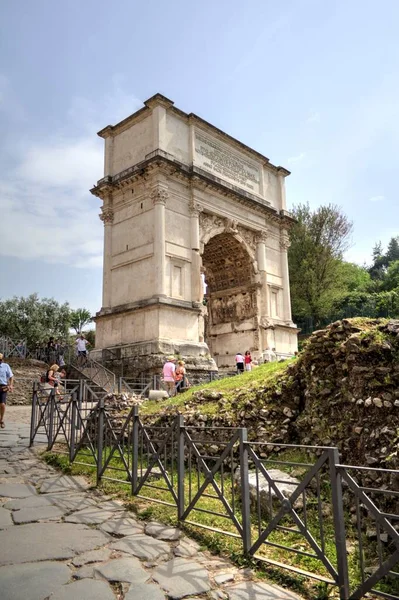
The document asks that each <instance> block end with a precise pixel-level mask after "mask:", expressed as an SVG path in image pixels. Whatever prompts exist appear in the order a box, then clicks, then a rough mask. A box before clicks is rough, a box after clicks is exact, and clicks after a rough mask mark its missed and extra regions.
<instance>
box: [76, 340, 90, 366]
mask: <svg viewBox="0 0 399 600" xmlns="http://www.w3.org/2000/svg"><path fill="white" fill-rule="evenodd" d="M87 346H90V343H89V342H88V341H87V340H86V338H85V336H84V335H83V333H81V334H80V336H79V337H78V338H77V339H76V350H77V352H78V357H79V362H80V364H84V363H85V362H86V358H87Z"/></svg>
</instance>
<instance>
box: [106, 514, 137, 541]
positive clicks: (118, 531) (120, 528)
mask: <svg viewBox="0 0 399 600" xmlns="http://www.w3.org/2000/svg"><path fill="white" fill-rule="evenodd" d="M100 529H101V530H102V531H105V533H110V534H111V535H114V536H118V537H124V536H127V535H135V534H137V533H143V531H144V525H143V524H142V523H139V522H137V521H135V519H132V518H131V517H129V516H123V515H121V516H120V517H116V518H115V519H111V521H107V522H106V523H103V524H102V525H100Z"/></svg>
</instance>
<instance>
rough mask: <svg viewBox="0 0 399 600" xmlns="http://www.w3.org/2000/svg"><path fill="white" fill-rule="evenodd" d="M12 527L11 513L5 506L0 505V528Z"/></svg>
mask: <svg viewBox="0 0 399 600" xmlns="http://www.w3.org/2000/svg"><path fill="white" fill-rule="evenodd" d="M7 527H12V518H11V513H10V511H9V510H7V509H6V508H2V507H0V529H7Z"/></svg>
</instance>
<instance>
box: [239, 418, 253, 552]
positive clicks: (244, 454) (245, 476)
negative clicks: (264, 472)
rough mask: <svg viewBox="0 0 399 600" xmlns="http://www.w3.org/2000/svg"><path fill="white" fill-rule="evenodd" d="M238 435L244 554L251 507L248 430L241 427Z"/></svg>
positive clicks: (248, 537)
mask: <svg viewBox="0 0 399 600" xmlns="http://www.w3.org/2000/svg"><path fill="white" fill-rule="evenodd" d="M239 435H240V479H241V481H240V488H241V518H242V543H243V550H244V554H247V553H248V552H249V550H250V548H251V507H250V496H249V469H248V445H247V443H248V432H247V428H246V427H241V428H240V430H239Z"/></svg>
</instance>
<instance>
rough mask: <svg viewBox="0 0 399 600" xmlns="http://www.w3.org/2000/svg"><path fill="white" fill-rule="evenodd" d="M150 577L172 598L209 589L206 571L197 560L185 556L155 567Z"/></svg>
mask: <svg viewBox="0 0 399 600" xmlns="http://www.w3.org/2000/svg"><path fill="white" fill-rule="evenodd" d="M152 577H153V579H154V580H155V581H157V582H158V583H159V585H160V586H161V587H162V588H163V589H164V590H166V592H167V594H168V596H169V597H170V598H173V599H176V600H177V599H179V598H184V597H185V596H189V595H190V594H194V595H196V594H202V593H204V592H208V591H209V590H210V589H211V586H210V582H209V575H208V571H206V570H205V569H201V567H200V566H199V565H198V563H197V562H194V561H191V560H186V559H185V558H173V559H172V560H170V561H168V562H167V563H165V564H163V565H160V566H159V567H157V568H156V569H155V570H154V572H153V574H152Z"/></svg>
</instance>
